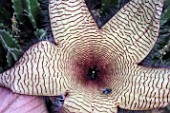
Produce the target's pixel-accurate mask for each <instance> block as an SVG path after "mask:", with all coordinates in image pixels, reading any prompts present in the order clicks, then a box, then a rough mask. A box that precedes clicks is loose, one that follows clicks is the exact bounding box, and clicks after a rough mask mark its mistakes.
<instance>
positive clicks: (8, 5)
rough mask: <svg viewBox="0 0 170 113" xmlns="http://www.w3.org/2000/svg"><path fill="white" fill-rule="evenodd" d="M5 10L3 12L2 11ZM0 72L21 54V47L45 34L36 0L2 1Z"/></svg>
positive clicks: (0, 6)
mask: <svg viewBox="0 0 170 113" xmlns="http://www.w3.org/2000/svg"><path fill="white" fill-rule="evenodd" d="M4 12H5V13H4ZM0 15H1V16H0V54H1V55H0V72H2V71H4V70H6V69H8V68H9V67H11V66H12V65H13V64H14V63H15V62H16V61H17V59H18V58H19V57H20V56H21V55H22V54H23V52H22V51H21V48H23V47H24V46H25V45H26V43H28V42H29V41H31V40H33V39H40V38H42V37H44V36H45V35H46V32H45V30H44V29H43V27H42V26H41V22H42V20H41V17H42V15H41V7H40V3H39V1H38V0H11V1H2V4H1V5H0Z"/></svg>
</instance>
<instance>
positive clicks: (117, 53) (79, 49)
mask: <svg viewBox="0 0 170 113" xmlns="http://www.w3.org/2000/svg"><path fill="white" fill-rule="evenodd" d="M162 7H163V0H131V1H130V2H129V3H127V4H126V5H125V6H124V7H123V8H122V9H121V10H120V11H119V12H118V13H117V14H116V15H115V16H114V17H112V18H111V20H110V21H109V22H107V23H106V24H105V25H104V26H103V27H102V28H101V29H99V28H98V27H97V25H96V23H95V22H94V20H93V18H92V16H91V14H90V12H89V11H88V8H87V7H86V4H85V2H84V0H49V13H50V14H49V15H50V20H51V28H52V31H53V35H54V37H55V41H56V42H57V45H54V44H51V43H50V42H47V41H43V42H39V43H38V44H35V45H33V46H32V47H30V49H29V50H28V51H27V52H26V53H25V54H24V55H23V57H22V58H20V60H19V61H18V62H17V63H16V65H15V66H14V67H13V68H12V69H10V70H7V71H6V72H4V73H2V74H0V84H1V85H2V86H5V87H7V88H10V89H11V90H12V91H13V92H16V93H20V94H26V95H38V96H42V95H46V96H56V95H61V94H63V93H66V92H67V95H66V97H65V101H64V104H63V108H62V110H63V112H64V113H73V112H74V113H92V112H93V113H117V107H121V108H125V109H132V110H144V109H152V108H157V107H163V106H166V105H167V104H168V102H170V69H164V68H161V69H156V68H147V67H143V66H140V65H138V63H140V62H141V61H142V60H143V59H144V58H145V57H146V55H147V54H148V53H149V52H150V50H151V49H152V47H153V46H154V44H155V42H156V40H157V37H158V35H159V23H160V16H161V11H162ZM104 89H106V90H107V89H109V90H110V89H111V90H110V91H109V93H103V91H104Z"/></svg>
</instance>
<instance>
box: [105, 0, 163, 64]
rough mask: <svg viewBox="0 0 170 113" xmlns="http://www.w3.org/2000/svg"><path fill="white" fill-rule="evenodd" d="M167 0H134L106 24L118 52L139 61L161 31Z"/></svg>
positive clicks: (108, 37)
mask: <svg viewBox="0 0 170 113" xmlns="http://www.w3.org/2000/svg"><path fill="white" fill-rule="evenodd" d="M162 7H163V0H131V1H130V2H129V3H127V4H126V5H125V6H124V7H123V8H122V9H121V10H120V11H119V12H118V13H117V14H116V15H115V16H114V17H112V18H111V20H110V21H109V22H108V23H106V25H105V26H104V27H103V28H102V31H103V36H104V37H106V38H107V39H108V40H109V41H110V46H112V47H113V49H116V50H117V51H116V54H117V55H121V56H125V57H127V56H128V57H127V60H128V61H129V62H134V63H139V62H140V61H142V60H143V59H144V58H145V57H146V55H147V54H148V53H149V52H150V50H151V49H152V47H153V45H154V44H155V42H156V40H157V37H158V34H159V23H160V21H159V20H160V16H161V11H162Z"/></svg>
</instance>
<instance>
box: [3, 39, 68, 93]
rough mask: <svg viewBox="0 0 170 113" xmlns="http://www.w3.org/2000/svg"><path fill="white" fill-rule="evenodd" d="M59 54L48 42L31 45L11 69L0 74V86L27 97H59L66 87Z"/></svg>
mask: <svg viewBox="0 0 170 113" xmlns="http://www.w3.org/2000/svg"><path fill="white" fill-rule="evenodd" d="M60 60H61V58H60V53H59V50H58V49H57V47H56V46H55V45H53V44H51V43H50V42H40V43H38V44H35V45H33V46H32V47H31V48H30V49H29V50H28V51H26V53H25V54H24V55H23V57H21V58H20V59H19V61H18V62H17V63H16V64H15V66H14V67H13V68H11V69H10V70H7V71H5V72H4V73H2V74H0V85H2V86H5V87H7V88H10V89H11V90H12V91H13V92H16V93H20V94H27V95H47V96H49V95H51V96H52V95H60V94H61V93H63V92H65V90H66V88H67V85H66V84H65V83H66V81H65V80H64V77H63V76H61V75H62V74H61V73H62V71H61V70H62V67H61V63H60V62H59V61H60Z"/></svg>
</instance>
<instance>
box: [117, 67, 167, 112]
mask: <svg viewBox="0 0 170 113" xmlns="http://www.w3.org/2000/svg"><path fill="white" fill-rule="evenodd" d="M129 70H131V71H128V70H127V71H126V75H127V78H126V79H125V81H124V84H123V85H122V92H121V95H120V96H119V99H118V102H119V107H121V108H125V109H133V110H144V109H153V108H158V107H165V106H166V105H168V103H170V69H164V68H162V69H156V68H146V67H142V66H137V65H131V66H130V65H129Z"/></svg>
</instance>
